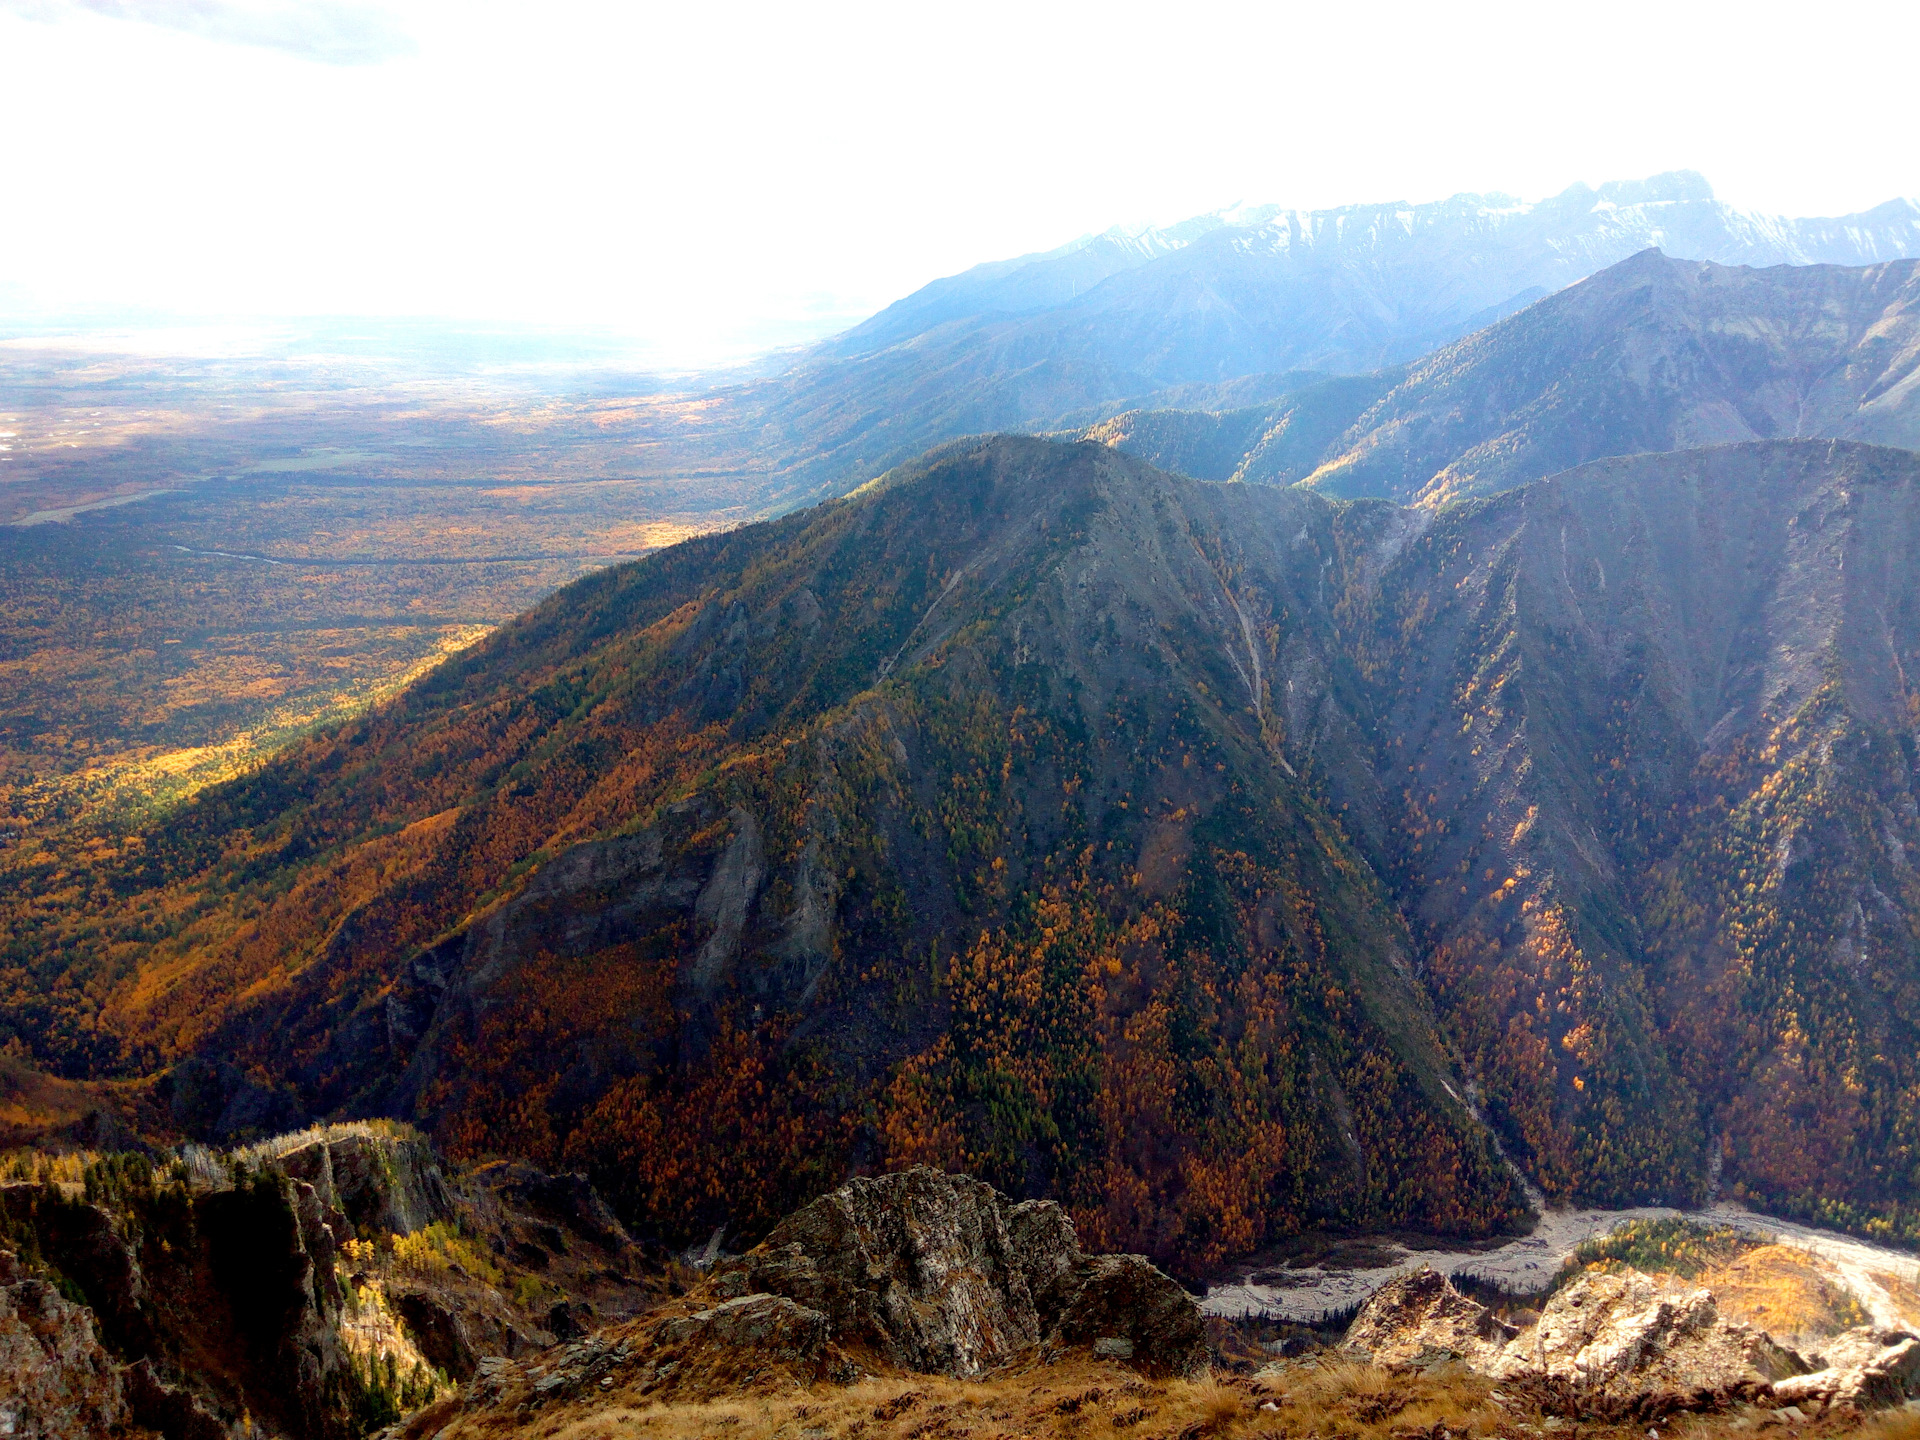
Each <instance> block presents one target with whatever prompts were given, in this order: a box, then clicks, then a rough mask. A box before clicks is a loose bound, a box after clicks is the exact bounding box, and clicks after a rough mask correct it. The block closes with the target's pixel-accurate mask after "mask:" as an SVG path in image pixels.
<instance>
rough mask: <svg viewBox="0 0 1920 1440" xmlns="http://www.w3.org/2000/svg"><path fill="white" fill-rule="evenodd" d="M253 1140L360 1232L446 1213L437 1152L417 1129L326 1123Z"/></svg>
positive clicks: (410, 1229) (391, 1230)
mask: <svg viewBox="0 0 1920 1440" xmlns="http://www.w3.org/2000/svg"><path fill="white" fill-rule="evenodd" d="M259 1148H260V1149H261V1151H262V1154H261V1158H263V1159H266V1160H268V1161H269V1162H270V1163H271V1164H273V1165H274V1166H275V1167H276V1168H278V1169H279V1170H281V1171H283V1172H285V1173H286V1174H287V1175H289V1176H291V1177H292V1178H293V1179H295V1180H301V1181H304V1182H306V1183H307V1184H309V1185H311V1186H312V1187H313V1189H314V1192H315V1193H316V1194H317V1195H318V1196H319V1198H320V1201H321V1203H322V1204H324V1205H326V1206H328V1207H329V1208H331V1209H333V1210H335V1211H338V1212H339V1213H340V1214H342V1215H344V1216H345V1217H346V1219H347V1223H348V1225H349V1226H351V1227H352V1231H353V1233H354V1234H357V1235H359V1236H361V1237H363V1238H371V1237H384V1236H387V1235H411V1234H413V1233H414V1232H415V1231H416V1230H424V1229H426V1227H427V1226H429V1225H431V1224H433V1223H434V1222H435V1221H437V1220H449V1219H451V1218H452V1217H453V1199H452V1197H451V1196H450V1195H449V1194H448V1192H447V1183H446V1180H445V1178H444V1177H443V1176H442V1175H441V1173H440V1158H439V1156H438V1155H437V1154H435V1153H434V1149H433V1146H432V1145H431V1143H429V1142H428V1141H427V1140H426V1138H425V1137H424V1136H420V1135H415V1134H412V1133H411V1132H408V1131H404V1130H400V1129H397V1128H396V1129H395V1130H393V1131H392V1132H391V1133H382V1132H379V1131H376V1130H373V1129H372V1128H369V1127H353V1126H327V1127H322V1128H321V1129H318V1130H311V1131H307V1132H304V1133H302V1134H299V1135H294V1136H289V1137H287V1138H286V1139H285V1140H282V1141H280V1142H278V1143H276V1144H273V1145H272V1146H270V1147H259ZM338 1238H339V1239H342V1240H346V1239H350V1238H352V1237H351V1236H350V1235H341V1236H339V1237H338Z"/></svg>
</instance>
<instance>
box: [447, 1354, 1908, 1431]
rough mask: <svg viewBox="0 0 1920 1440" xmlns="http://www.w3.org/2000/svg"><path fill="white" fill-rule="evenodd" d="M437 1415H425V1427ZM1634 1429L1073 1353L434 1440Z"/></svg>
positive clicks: (635, 1400)
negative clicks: (967, 1371) (1179, 1372)
mask: <svg viewBox="0 0 1920 1440" xmlns="http://www.w3.org/2000/svg"><path fill="white" fill-rule="evenodd" d="M1268 1405H1271V1406H1273V1407H1274V1408H1272V1409H1266V1408H1263V1407H1265V1406H1268ZM423 1418H424V1417H423ZM449 1418H450V1417H448V1416H447V1415H446V1414H445V1413H444V1412H443V1413H441V1414H439V1415H437V1416H435V1417H434V1418H433V1419H432V1421H431V1422H430V1423H429V1424H428V1425H427V1426H426V1427H425V1428H424V1429H423V1431H422V1433H423V1434H430V1433H433V1432H434V1431H435V1430H438V1429H439V1427H440V1426H441V1425H443V1424H446V1423H447V1420H448V1419H449ZM1859 1428H1860V1426H1859V1423H1858V1422H1857V1421H1849V1420H1846V1419H1842V1418H1830V1419H1824V1420H1821V1421H1817V1422H1813V1423H1808V1424H1798V1425H1795V1424H1789V1423H1788V1422H1787V1421H1785V1420H1783V1419H1781V1418H1779V1417H1778V1416H1777V1415H1775V1414H1774V1413H1772V1412H1770V1411H1767V1410H1761V1409H1755V1408H1753V1407H1746V1406H1742V1407H1738V1408H1736V1409H1734V1410H1729V1411H1726V1412H1723V1413H1720V1414H1715V1415H1690V1416H1683V1417H1675V1418H1674V1419H1672V1420H1671V1421H1662V1422H1660V1423H1659V1424H1658V1425H1657V1427H1656V1429H1657V1430H1658V1433H1659V1435H1660V1436H1661V1440H1709V1437H1718V1436H1726V1437H1733V1436H1735V1435H1742V1436H1756V1435H1761V1434H1765V1435H1768V1436H1777V1437H1780V1440H1785V1437H1786V1436H1788V1435H1793V1436H1796V1437H1797V1436H1803V1435H1804V1436H1813V1435H1820V1436H1825V1435H1831V1434H1837V1433H1839V1432H1841V1431H1843V1430H1845V1431H1852V1430H1856V1429H1859ZM1866 1429H1867V1431H1868V1432H1869V1433H1870V1436H1871V1440H1920V1421H1916V1420H1914V1419H1910V1418H1909V1419H1900V1418H1887V1417H1882V1418H1878V1419H1875V1420H1872V1421H1870V1422H1869V1423H1868V1425H1867V1426H1866ZM1646 1431H1647V1427H1646V1426H1645V1424H1643V1423H1640V1424H1636V1423H1622V1424H1619V1425H1601V1424H1592V1423H1588V1422H1584V1421H1583V1422H1580V1423H1579V1424H1578V1425H1575V1424H1573V1423H1572V1422H1569V1421H1566V1420H1563V1419H1559V1418H1555V1417H1549V1416H1546V1415H1543V1414H1540V1413H1538V1412H1536V1411H1534V1410H1532V1409H1531V1408H1530V1407H1529V1406H1528V1405H1526V1404H1525V1402H1524V1401H1523V1400H1522V1399H1521V1398H1519V1397H1518V1396H1517V1394H1514V1393H1510V1389H1509V1390H1508V1391H1503V1390H1502V1388H1501V1387H1500V1386H1498V1385H1496V1384H1494V1383H1493V1382H1492V1381H1489V1380H1487V1379H1485V1378H1484V1377H1480V1376H1476V1375H1473V1374H1471V1373H1468V1372H1467V1371H1465V1370H1464V1369H1461V1368H1458V1367H1442V1368H1439V1369H1435V1370H1430V1371H1427V1372H1424V1373H1419V1374H1405V1373H1394V1372H1388V1371H1384V1370H1378V1369H1375V1368H1373V1367H1372V1366H1367V1365H1360V1364H1355V1363H1352V1362H1350V1361H1344V1360H1338V1359H1333V1358H1331V1357H1327V1356H1321V1357H1316V1358H1313V1359H1308V1360H1302V1361H1296V1362H1292V1363H1289V1364H1285V1365H1280V1366H1274V1367H1272V1368H1270V1369H1268V1370H1266V1371H1263V1372H1261V1373H1258V1374H1254V1375H1240V1376H1232V1377H1226V1376H1216V1375H1208V1376H1203V1377H1201V1378H1198V1379H1194V1380H1150V1379H1145V1378H1143V1377H1141V1376H1139V1375H1137V1374H1135V1373H1133V1372H1132V1371H1130V1370H1127V1369H1124V1368H1122V1367H1120V1366H1117V1365H1111V1364H1106V1363H1100V1362H1095V1361H1093V1360H1091V1359H1089V1358H1087V1357H1085V1356H1077V1357H1072V1358H1068V1359H1065V1360H1062V1361H1060V1362H1059V1363H1056V1364H1053V1365H1047V1366H1037V1367H1030V1368H1022V1369H1015V1370H1009V1371H1006V1372H1002V1373H1001V1374H998V1375H995V1376H990V1377H988V1378H986V1379H983V1380H978V1381H961V1380H945V1379H939V1378H935V1377H929V1376H920V1375H916V1376H891V1377H879V1376H873V1377H869V1378H866V1379H863V1380H861V1381H860V1382H859V1383H857V1384H854V1385H850V1386H846V1387H838V1386H832V1385H817V1386H813V1387H807V1388H802V1387H797V1386H793V1385H792V1384H791V1382H774V1383H773V1384H771V1385H769V1386H768V1387H767V1388H766V1389H764V1390H760V1391H757V1392H755V1393H734V1394H728V1395H723V1396H716V1397H714V1398H712V1399H710V1400H706V1401H703V1402H691V1401H687V1400H680V1401H675V1402H669V1403H659V1402H649V1401H647V1400H644V1399H641V1398H639V1397H636V1396H632V1395H619V1394H614V1395H608V1396H605V1397H594V1398H591V1399H581V1400H577V1401H574V1402H572V1403H569V1404H565V1405H552V1406H547V1407H542V1408H539V1409H535V1410H533V1411H531V1412H528V1413H520V1412H519V1411H518V1407H517V1406H515V1407H509V1408H503V1409H501V1410H498V1411H494V1412H491V1413H486V1414H477V1415H464V1416H460V1417H459V1418H458V1419H455V1420H454V1421H453V1423H452V1424H451V1425H450V1426H449V1428H447V1429H446V1430H444V1432H442V1433H443V1434H444V1436H445V1440H473V1437H483V1436H486V1437H491V1436H506V1435H513V1436H526V1437H530V1440H531V1437H538V1440H625V1437H634V1440H639V1437H647V1440H692V1437H695V1436H702V1437H707V1436H724V1437H727V1440H948V1437H951V1440H1008V1437H1015V1436H1019V1437H1028V1436H1031V1437H1049V1440H1112V1437H1124V1440H1202V1437H1221V1440H1234V1437H1253V1436H1271V1437H1276V1440H1532V1437H1540V1436H1548V1435H1552V1436H1564V1437H1565V1440H1645V1436H1646Z"/></svg>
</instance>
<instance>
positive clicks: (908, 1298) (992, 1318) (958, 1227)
mask: <svg viewBox="0 0 1920 1440" xmlns="http://www.w3.org/2000/svg"><path fill="white" fill-rule="evenodd" d="M712 1284H713V1288H714V1290H715V1293H718V1294H723V1295H734V1296H744V1295H749V1294H753V1293H756V1292H766V1293H770V1294H774V1295H782V1296H785V1297H787V1298H788V1299H791V1300H794V1301H796V1302H798V1303H799V1304H801V1305H805V1306H807V1307H809V1308H810V1309H814V1310H817V1311H819V1312H820V1313H821V1314H823V1315H825V1316H826V1317H827V1318H828V1321H829V1322H830V1324H831V1325H832V1327H833V1334H834V1338H835V1339H836V1340H837V1341H839V1342H840V1343H841V1344H843V1345H854V1346H862V1347H866V1348H869V1349H871V1350H873V1351H874V1352H876V1353H877V1354H878V1355H879V1356H881V1357H882V1358H884V1359H885V1360H886V1362H887V1363H889V1364H891V1365H895V1366H898V1367H899V1368H901V1369H904V1370H914V1371H920V1372H923V1373H928V1374H943V1375H973V1374H978V1373H979V1372H980V1371H982V1370H985V1369H988V1368H991V1367H992V1366H994V1365H998V1364H1002V1363H1004V1362H1006V1361H1007V1360H1009V1359H1011V1358H1013V1356H1015V1355H1017V1354H1019V1353H1020V1352H1022V1351H1024V1350H1027V1349H1029V1348H1031V1347H1032V1346H1034V1345H1036V1344H1038V1343H1040V1342H1042V1341H1047V1342H1050V1343H1053V1344H1064V1345H1081V1344H1084V1345H1091V1346H1094V1347H1096V1348H1098V1349H1101V1350H1102V1352H1103V1353H1106V1354H1111V1355H1113V1356H1115V1357H1117V1358H1124V1359H1129V1360H1132V1361H1133V1362H1134V1363H1135V1364H1137V1365H1139V1366H1141V1367H1143V1368H1146V1369H1152V1370H1161V1371H1171V1372H1174V1373H1181V1374H1184V1373H1186V1372H1188V1371H1190V1370H1192V1369H1194V1368H1195V1367H1196V1366H1197V1365H1198V1364H1199V1363H1200V1361H1201V1360H1202V1359H1203V1358H1204V1355H1205V1339H1204V1335H1203V1332H1202V1328H1201V1323H1200V1316H1199V1311H1198V1309H1197V1307H1196V1306H1195V1305H1194V1302H1193V1300H1192V1299H1191V1297H1189V1296H1188V1295H1187V1293H1186V1292H1185V1291H1184V1290H1182V1289H1181V1288H1180V1286H1179V1285H1177V1284H1176V1283H1175V1282H1174V1281H1172V1280H1171V1279H1169V1278H1168V1277H1167V1276H1166V1275H1164V1274H1162V1273H1161V1272H1160V1271H1159V1270H1157V1269H1155V1268H1154V1267H1153V1266H1152V1265H1151V1264H1149V1263H1148V1262H1147V1261H1146V1260H1145V1259H1143V1258H1141V1257H1140V1256H1137V1255H1103V1256H1097V1257H1090V1256H1087V1255H1085V1254H1083V1253H1082V1252H1081V1250H1080V1248H1079V1244H1078V1242H1077V1240H1076V1237H1075V1235H1074V1231H1073V1223H1072V1221H1071V1220H1069V1219H1068V1218H1067V1215H1066V1213H1065V1212H1064V1211H1063V1210H1061V1209H1060V1207H1059V1206H1057V1205H1055V1204H1053V1203H1052V1202H1051V1201H1028V1202H1026V1203H1024V1204H1020V1205H1011V1204H1009V1203H1008V1201H1007V1199H1006V1197H1005V1196H1003V1195H1002V1194H1000V1192H999V1191H997V1190H995V1189H994V1188H993V1187H992V1186H991V1185H987V1184H984V1183H983V1182H981V1181H978V1180H974V1179H971V1178H969V1177H967V1176H963V1175H946V1174H942V1173H941V1172H940V1171H937V1170H933V1169H929V1168H927V1167H925V1166H921V1167H916V1168H915V1169H912V1170H907V1171H904V1172H901V1173H899V1174H894V1175H883V1176H877V1177H874V1178H862V1179H856V1180H853V1181H850V1182H849V1183H848V1184H846V1185H844V1186H842V1187H841V1188H840V1189H838V1190H836V1191H834V1192H833V1193H832V1194H831V1195H824V1196H822V1197H821V1198H820V1199H818V1200H816V1201H814V1202H813V1203H812V1204H811V1205H808V1206H807V1207H806V1208H804V1209H802V1210H800V1211H798V1212H796V1213H795V1214H793V1215H790V1216H789V1217H787V1219H785V1220H783V1221H782V1222H781V1223H780V1224H779V1225H777V1226H776V1227H774V1230H773V1232H772V1233H771V1234H770V1235H768V1237H767V1239H766V1242H765V1243H764V1244H762V1245H760V1246H758V1247H756V1248H755V1249H754V1250H752V1251H751V1252H749V1253H748V1254H746V1255H744V1256H741V1257H740V1258H738V1259H737V1260H732V1261H729V1262H725V1263H724V1264H722V1265H721V1266H719V1267H718V1268H717V1269H716V1270H715V1272H714V1278H713V1281H712Z"/></svg>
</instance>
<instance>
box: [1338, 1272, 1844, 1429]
mask: <svg viewBox="0 0 1920 1440" xmlns="http://www.w3.org/2000/svg"><path fill="white" fill-rule="evenodd" d="M1342 1343H1343V1346H1344V1348H1346V1349H1347V1350H1348V1352H1349V1353H1352V1354H1355V1355H1358V1356H1363V1357H1365V1358H1368V1359H1371V1360H1372V1361H1373V1362H1374V1363H1376V1364H1382V1365H1408V1364H1425V1363H1429V1362H1432V1361H1436V1360H1442V1359H1457V1360H1462V1361H1465V1362H1466V1363H1467V1364H1468V1365H1469V1366H1471V1367H1472V1368H1473V1369H1475V1370H1478V1371H1480V1372H1482V1373H1483V1374H1487V1375H1491V1376H1493V1377H1495V1378H1496V1379H1501V1380H1528V1379H1538V1380H1541V1381H1545V1382H1548V1383H1549V1384H1556V1385H1569V1386H1573V1387H1576V1388H1578V1389H1579V1390H1580V1391H1582V1392H1583V1393H1588V1394H1596V1395H1602V1396H1610V1397H1613V1398H1616V1399H1618V1398H1623V1397H1628V1396H1632V1395H1638V1394H1644V1393H1652V1392H1656V1391H1685V1392H1700V1391H1718V1392H1732V1391H1742V1392H1748V1393H1751V1392H1756V1391H1759V1390H1763V1389H1768V1388H1770V1387H1773V1386H1774V1382H1776V1381H1785V1380H1787V1379H1788V1377H1790V1376H1793V1375H1795V1374H1797V1373H1799V1372H1801V1371H1803V1370H1805V1369H1806V1364H1805V1361H1804V1360H1803V1359H1802V1358H1801V1357H1800V1356H1799V1355H1797V1354H1795V1353H1794V1352H1793V1351H1791V1350H1788V1349H1787V1348H1785V1347H1784V1346H1782V1345H1780V1344H1778V1343H1776V1342H1775V1341H1774V1340H1773V1339H1772V1338H1771V1337H1770V1336H1768V1335H1766V1334H1765V1333H1764V1332H1762V1331H1759V1330H1755V1329H1753V1328H1752V1327H1751V1326H1748V1325H1743V1324H1740V1323H1738V1322H1737V1321H1733V1320H1728V1319H1727V1318H1726V1317H1724V1316H1723V1315H1721V1314H1720V1313H1719V1310H1718V1308H1717V1307H1716V1306H1715V1304H1714V1299H1713V1295H1712V1293H1711V1292H1710V1291H1707V1290H1701V1289H1697V1288H1689V1287H1686V1286H1684V1285H1678V1284H1674V1283H1671V1282H1665V1281H1661V1280H1656V1279H1654V1278H1653V1277H1651V1276H1647V1275H1642V1274H1640V1273H1638V1272H1637V1271H1626V1272H1623V1273H1606V1272H1589V1273H1588V1274H1584V1275H1582V1276H1580V1277H1579V1278H1578V1279H1576V1280H1574V1281H1573V1282H1572V1283H1571V1284H1569V1285H1567V1286H1566V1287H1565V1288H1563V1289H1561V1290H1559V1291H1557V1292H1555V1294H1554V1295H1553V1297H1552V1298H1551V1299H1550V1300H1548V1301H1547V1303H1546V1305H1545V1306H1544V1307H1543V1308H1542V1310H1541V1312H1540V1316H1539V1319H1538V1320H1536V1321H1534V1322H1533V1323H1532V1324H1531V1325H1528V1326H1526V1327H1525V1328H1523V1329H1515V1328H1514V1327H1511V1326H1507V1325H1504V1324H1503V1323H1502V1322H1501V1321H1500V1320H1498V1319H1497V1318H1496V1317H1495V1316H1494V1315H1493V1314H1492V1312H1491V1311H1489V1310H1488V1309H1487V1307H1486V1306H1484V1305H1481V1304H1479V1303H1478V1302H1477V1301H1474V1300H1472V1299H1469V1298H1468V1297H1467V1296H1465V1295H1462V1294H1461V1293H1460V1292H1459V1291H1458V1290H1456V1289H1455V1288H1454V1286H1453V1284H1452V1282H1451V1281H1449V1280H1447V1279H1446V1278H1445V1277H1444V1276H1442V1275H1439V1274H1437V1273H1435V1272H1434V1271H1432V1270H1421V1271H1419V1272H1417V1273H1416V1274H1413V1275H1409V1276H1404V1277H1402V1278H1400V1279H1398V1280H1395V1281H1394V1282H1392V1283H1391V1284H1389V1285H1387V1286H1385V1287H1384V1288H1383V1289H1381V1290H1380V1292H1379V1293H1378V1294H1376V1295H1375V1296H1374V1297H1373V1299H1372V1300H1370V1301H1368V1302H1367V1304H1366V1306H1365V1307H1364V1308H1363V1309H1362V1310H1361V1312H1360V1314H1359V1315H1358V1316H1356V1317H1355V1319H1354V1322H1353V1325H1352V1326H1351V1327H1350V1328H1349V1330H1348V1332H1347V1337H1346V1339H1345V1341H1343V1342H1342Z"/></svg>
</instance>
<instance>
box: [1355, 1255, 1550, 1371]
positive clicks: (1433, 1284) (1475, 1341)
mask: <svg viewBox="0 0 1920 1440" xmlns="http://www.w3.org/2000/svg"><path fill="white" fill-rule="evenodd" d="M1518 1333H1519V1332H1518V1331H1517V1330H1516V1329H1515V1328H1514V1327H1513V1326H1510V1325H1504V1324H1502V1323H1501V1322H1500V1321H1499V1320H1498V1319H1496V1318H1495V1316H1494V1314H1493V1312H1492V1311H1491V1310H1489V1309H1488V1308H1487V1307H1486V1306H1484V1305H1482V1304H1480V1303H1479V1302H1478V1301H1475V1300H1469V1299H1468V1298H1467V1297H1466V1296H1465V1295H1462V1294H1461V1293H1460V1292H1459V1291H1458V1290H1456V1289H1454V1288H1453V1284H1452V1282H1451V1281H1449V1280H1448V1279H1447V1277H1446V1276H1444V1275H1442V1274H1440V1273H1439V1271H1437V1270H1434V1269H1431V1268H1429V1267H1427V1266H1422V1267H1421V1268H1420V1269H1418V1270H1416V1271H1414V1272H1413V1273H1412V1274H1411V1275H1402V1276H1400V1277H1399V1278H1398V1279H1395V1280H1390V1281H1388V1282H1387V1284H1385V1285H1383V1286H1382V1287H1381V1288H1380V1289H1379V1290H1378V1291H1376V1292H1375V1294H1374V1296H1373V1298H1372V1299H1371V1300H1369V1301H1368V1302H1367V1304H1366V1306H1365V1308H1363V1309H1362V1310H1361V1311H1360V1313H1359V1314H1358V1315H1357V1316H1355V1317H1354V1321H1353V1324H1352V1325H1351V1326H1350V1327H1348V1330H1347V1335H1346V1339H1345V1340H1343V1341H1342V1342H1341V1346H1342V1348H1343V1349H1345V1350H1347V1351H1348V1352H1349V1353H1351V1354H1354V1355H1357V1356H1363V1357H1365V1358H1366V1359H1368V1360H1371V1361H1372V1362H1373V1363H1374V1364H1376V1365H1424V1364H1429V1363H1432V1362H1434V1361H1437V1360H1446V1359H1457V1360H1464V1361H1466V1362H1467V1363H1468V1364H1469V1365H1471V1366H1473V1367H1474V1368H1475V1369H1476V1370H1490V1369H1492V1367H1493V1366H1494V1365H1495V1364H1496V1363H1497V1362H1498V1361H1499V1359H1500V1357H1501V1354H1502V1352H1504V1351H1505V1349H1506V1347H1507V1343H1508V1342H1509V1341H1510V1340H1512V1339H1513V1337H1514V1336H1515V1335H1516V1334H1518Z"/></svg>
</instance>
